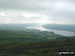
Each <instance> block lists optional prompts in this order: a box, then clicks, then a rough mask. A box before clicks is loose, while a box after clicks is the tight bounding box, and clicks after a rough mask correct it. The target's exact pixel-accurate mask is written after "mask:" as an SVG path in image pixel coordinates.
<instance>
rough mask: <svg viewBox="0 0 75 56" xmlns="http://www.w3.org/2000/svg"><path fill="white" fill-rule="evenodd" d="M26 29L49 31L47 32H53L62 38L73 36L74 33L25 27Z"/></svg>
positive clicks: (38, 27) (39, 27)
mask: <svg viewBox="0 0 75 56" xmlns="http://www.w3.org/2000/svg"><path fill="white" fill-rule="evenodd" d="M26 28H27V29H37V30H40V31H49V32H54V33H55V34H58V35H63V36H68V37H70V36H75V33H74V32H72V31H64V30H54V29H46V28H44V27H42V26H29V27H26Z"/></svg>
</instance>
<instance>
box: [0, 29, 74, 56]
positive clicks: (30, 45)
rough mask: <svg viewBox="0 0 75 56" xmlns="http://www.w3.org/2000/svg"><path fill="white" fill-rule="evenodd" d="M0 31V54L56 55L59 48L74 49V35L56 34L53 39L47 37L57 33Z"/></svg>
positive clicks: (24, 55)
mask: <svg viewBox="0 0 75 56" xmlns="http://www.w3.org/2000/svg"><path fill="white" fill-rule="evenodd" d="M0 32H1V34H0V56H58V54H57V52H58V51H59V49H62V50H75V49H74V47H75V38H74V37H71V38H60V39H59V37H61V36H58V38H55V39H47V38H48V37H55V36H57V35H55V34H52V33H51V34H50V33H48V34H49V35H48V34H46V33H47V32H42V33H41V32H38V33H37V32H36V33H30V32H25V33H24V32H23V31H22V32H21V31H20V32H19V31H16V32H15V31H8V30H6V31H5V30H4V31H3V30H2V31H0ZM2 32H3V34H2ZM53 35H55V36H53ZM12 36H13V37H12ZM16 36H18V37H16ZM21 37H22V38H21ZM45 37H46V38H45ZM15 38H16V39H15ZM27 38H28V39H27ZM35 38H36V39H35ZM40 39H41V40H40ZM26 40H27V41H26ZM30 40H32V41H30ZM37 40H39V41H37ZM42 40H44V41H42Z"/></svg>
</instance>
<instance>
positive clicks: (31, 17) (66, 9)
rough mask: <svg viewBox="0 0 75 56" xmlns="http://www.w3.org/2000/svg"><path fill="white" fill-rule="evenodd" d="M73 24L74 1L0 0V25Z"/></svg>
mask: <svg viewBox="0 0 75 56" xmlns="http://www.w3.org/2000/svg"><path fill="white" fill-rule="evenodd" d="M8 23H9V24H10V23H17V24H20V23H21V24H24V23H40V24H47V23H49V24H75V0H0V24H8Z"/></svg>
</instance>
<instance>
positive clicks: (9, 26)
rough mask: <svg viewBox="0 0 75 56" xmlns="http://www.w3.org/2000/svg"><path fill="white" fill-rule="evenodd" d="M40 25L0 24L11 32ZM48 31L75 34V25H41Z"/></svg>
mask: <svg viewBox="0 0 75 56" xmlns="http://www.w3.org/2000/svg"><path fill="white" fill-rule="evenodd" d="M36 25H38V24H0V29H9V30H24V29H25V27H28V26H36ZM41 26H43V27H45V28H47V29H55V30H64V31H73V32H75V24H68V25H67V24H66V25H63V24H46V25H41Z"/></svg>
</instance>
